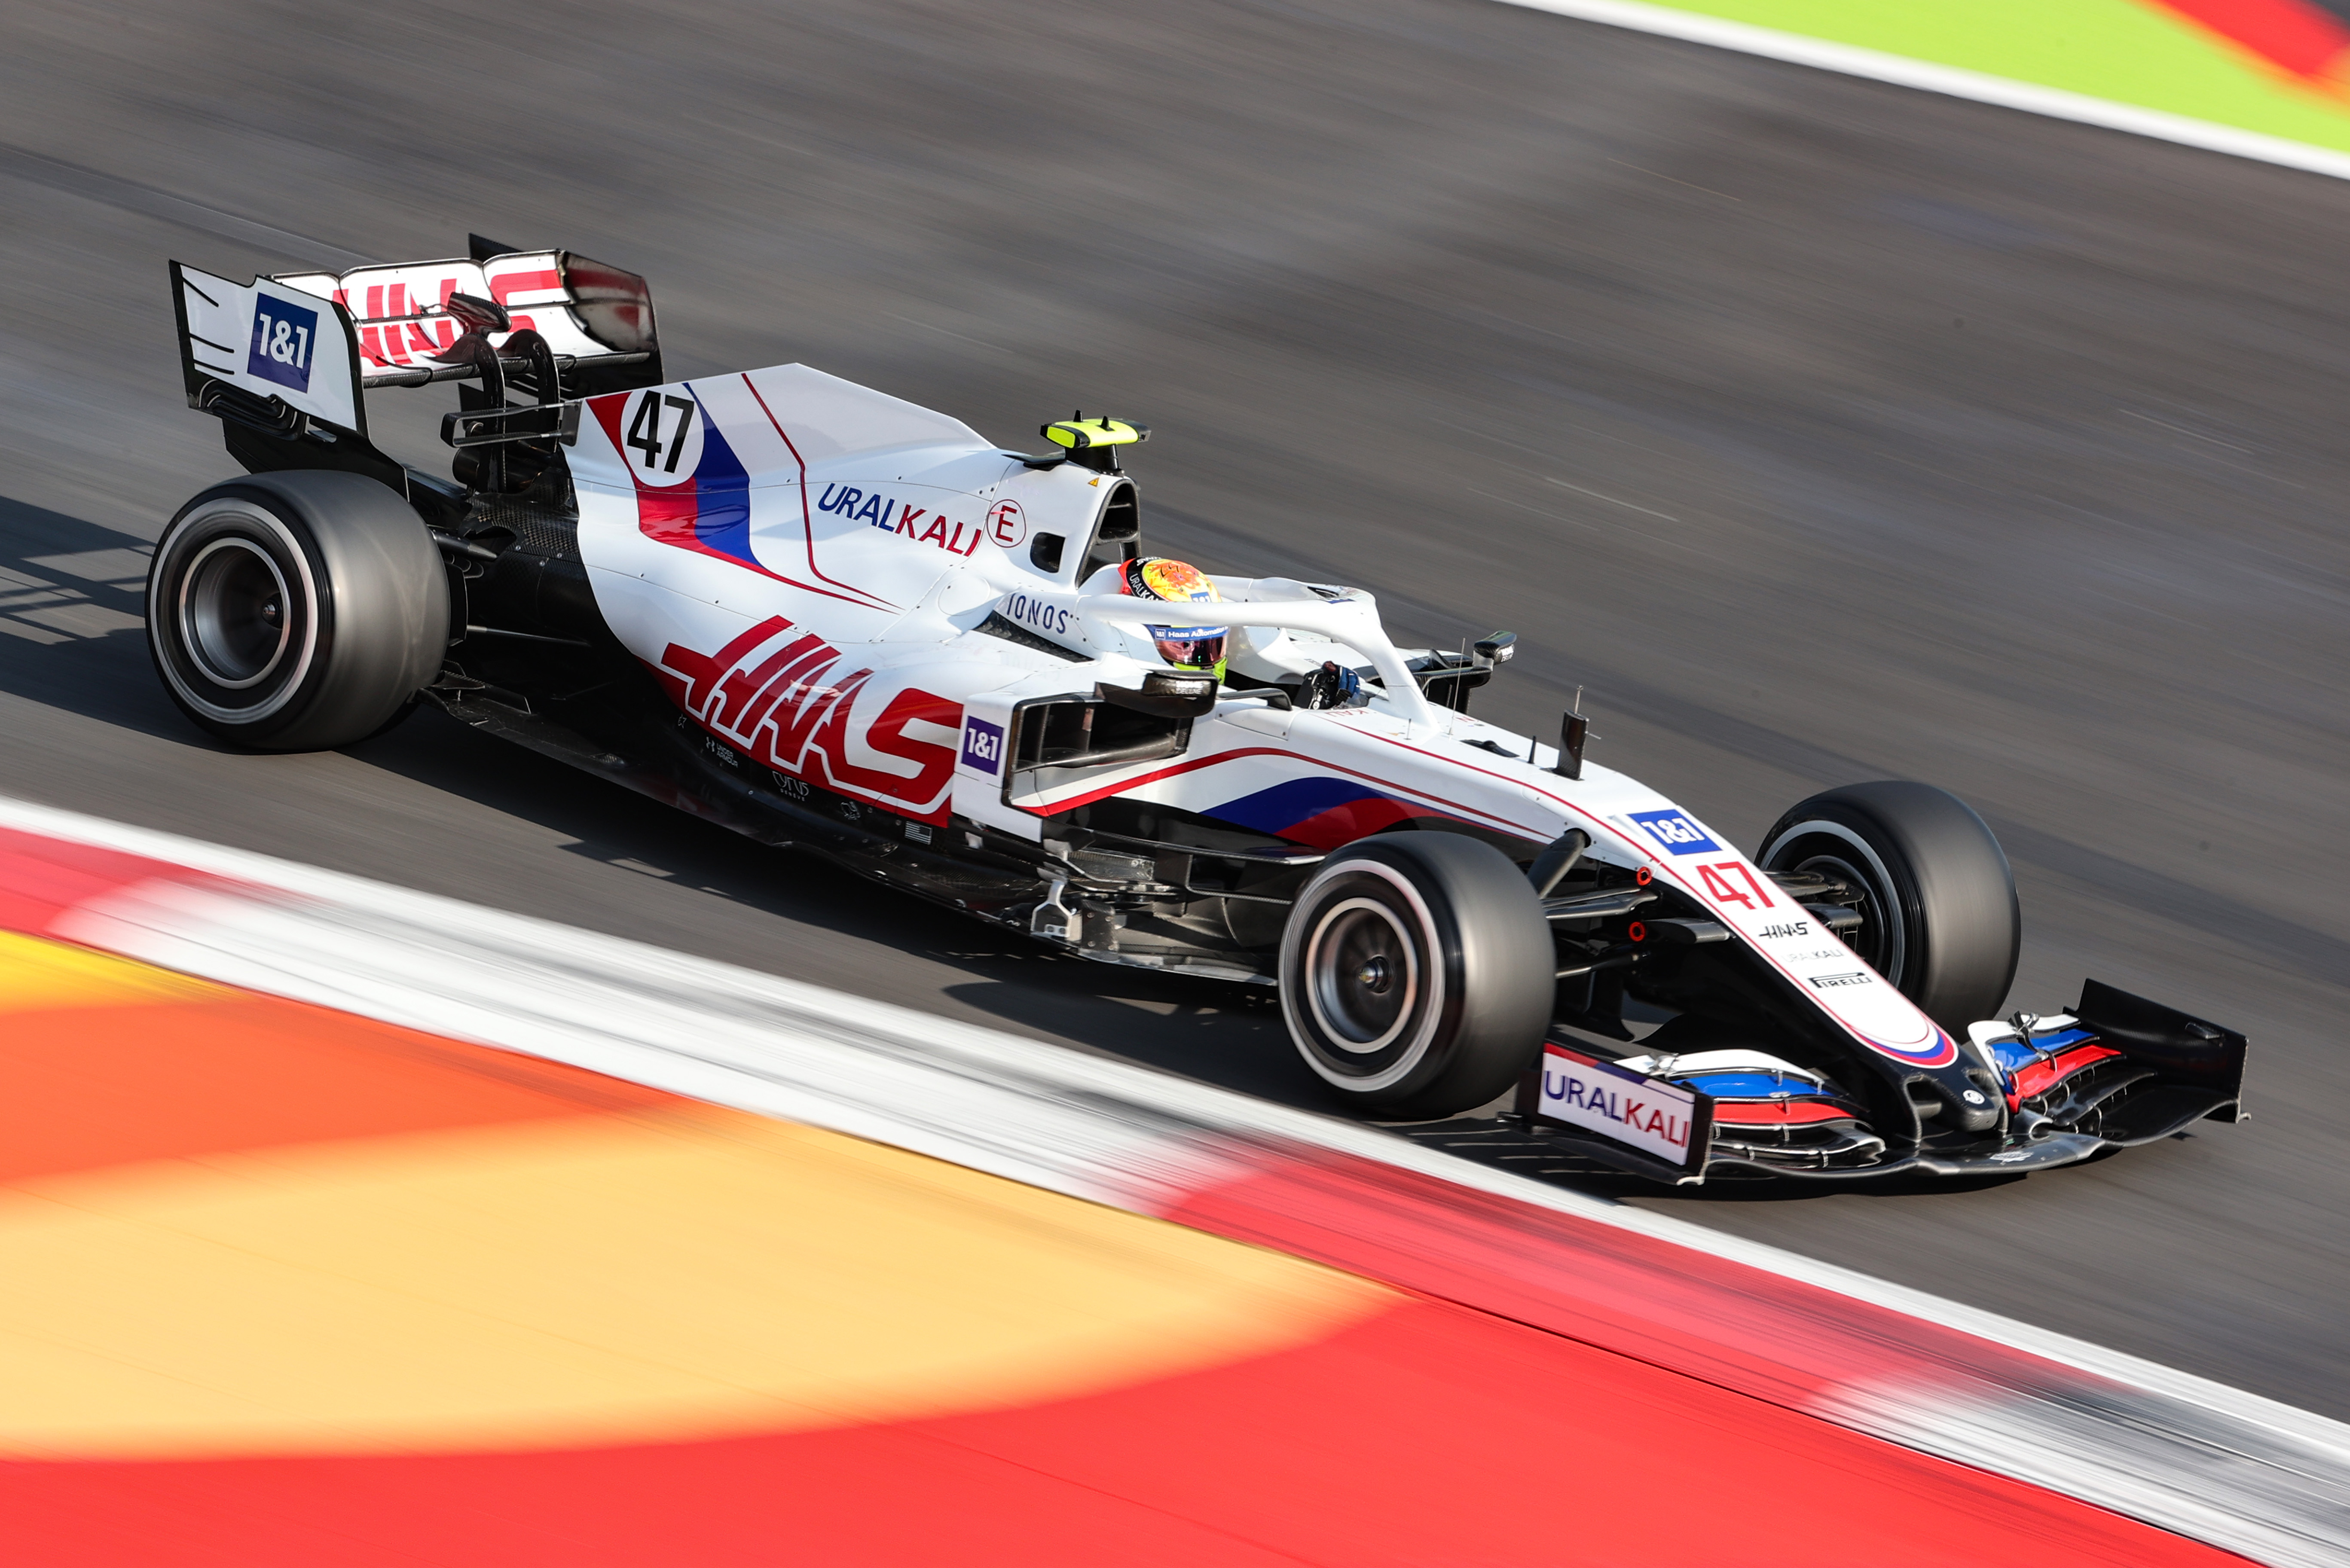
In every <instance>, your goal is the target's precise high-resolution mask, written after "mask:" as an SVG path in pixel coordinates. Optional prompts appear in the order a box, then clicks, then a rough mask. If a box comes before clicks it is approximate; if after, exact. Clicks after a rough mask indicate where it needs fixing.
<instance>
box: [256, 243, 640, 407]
mask: <svg viewBox="0 0 2350 1568" xmlns="http://www.w3.org/2000/svg"><path fill="white" fill-rule="evenodd" d="M272 281H273V282H276V283H278V284H282V285H284V286H287V287H289V288H295V289H299V290H301V291H302V292H304V293H306V294H309V295H314V296H317V297H319V298H322V299H327V300H330V301H332V302H333V303H334V304H335V305H336V306H339V307H340V308H341V309H342V310H343V312H344V313H346V314H347V315H348V317H350V320H351V323H352V327H353V328H354V331H355V333H356V335H357V341H358V344H359V361H360V368H361V370H360V373H361V379H362V382H363V384H364V385H366V386H369V387H394V386H421V385H423V384H424V383H426V382H428V381H435V380H454V379H463V378H464V377H465V376H467V375H468V374H470V373H471V371H470V367H468V366H466V365H463V364H458V365H447V364H442V363H441V362H440V358H439V356H440V355H441V354H442V352H443V351H445V350H446V349H448V348H450V347H451V346H452V345H453V344H454V343H455V342H456V341H457V339H458V338H459V337H462V336H463V333H464V327H463V325H462V324H461V323H460V322H459V321H458V320H457V319H456V318H455V317H453V316H452V315H451V314H450V312H449V308H448V306H449V300H450V297H451V296H453V295H460V294H462V295H466V296H471V297H473V298H475V299H484V300H488V301H489V302H490V303H491V304H493V305H495V306H498V307H499V308H501V309H503V310H504V311H505V312H506V314H507V317H508V319H509V320H510V322H511V324H512V326H511V331H512V332H519V331H523V330H525V329H529V330H534V331H536V332H537V333H538V335H539V336H540V337H543V338H545V339H546V346H547V348H549V349H551V350H552V351H553V352H554V354H555V357H556V365H557V367H558V368H559V369H560V370H561V371H562V373H563V380H564V388H563V390H564V393H565V395H566V396H567V397H592V396H595V395H597V394H598V393H602V392H609V391H619V390H624V389H629V388H633V387H643V386H655V385H658V384H659V383H660V379H661V376H660V337H659V335H658V333H657V331H656V329H655V327H654V322H653V302H652V291H651V289H650V287H649V286H647V285H646V283H645V280H644V279H643V278H642V277H639V275H636V274H635V273H632V272H627V271H624V270H622V269H621V268H619V267H616V266H611V265H607V264H605V263H603V262H598V261H592V260H590V259H588V258H587V257H586V256H582V255H577V254H573V253H571V252H569V251H510V252H507V253H504V254H496V255H490V256H485V257H480V258H474V257H452V258H451V259H448V260H443V261H425V262H403V263H398V264H395V265H380V266H378V265H370V266H360V267H353V268H351V269H350V270H349V271H348V272H342V273H326V272H313V273H284V274H280V275H278V276H277V277H276V278H275V279H273V280H272ZM510 335H511V332H494V333H492V334H491V335H490V344H491V346H492V347H493V348H503V347H504V343H505V340H506V338H507V337H509V336H510Z"/></svg>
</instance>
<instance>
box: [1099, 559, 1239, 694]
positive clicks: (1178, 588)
mask: <svg viewBox="0 0 2350 1568" xmlns="http://www.w3.org/2000/svg"><path fill="white" fill-rule="evenodd" d="M1118 592H1120V593H1122V594H1132V595H1133V596H1134V597H1136V598H1139V599H1161V600H1164V601H1166V602H1167V603H1170V604H1178V605H1182V606H1185V607H1191V606H1195V605H1213V604H1222V602H1223V596H1222V594H1219V593H1218V592H1216V585H1215V584H1213V583H1211V582H1210V581H1209V580H1208V575H1207V574H1206V573H1205V572H1202V571H1201V570H1200V568H1199V567H1197V566H1192V565H1191V563H1190V562H1188V561H1170V560H1169V559H1167V557H1165V556H1140V557H1138V558H1137V559H1135V560H1131V561H1128V562H1125V563H1123V564H1122V565H1121V566H1119V567H1118ZM1194 613H1196V612H1194ZM1144 629H1145V630H1147V631H1149V633H1150V640H1151V641H1152V642H1153V643H1154V644H1156V645H1157V647H1158V649H1159V658H1161V659H1165V660H1166V661H1167V662H1168V663H1170V664H1171V665H1173V666H1175V668H1176V669H1178V670H1211V671H1213V672H1214V674H1215V676H1216V679H1217V680H1222V679H1223V676H1224V640H1225V639H1226V638H1228V637H1230V636H1231V635H1232V628H1230V627H1228V626H1188V625H1181V624H1175V625H1169V626H1146V627H1145V628H1144Z"/></svg>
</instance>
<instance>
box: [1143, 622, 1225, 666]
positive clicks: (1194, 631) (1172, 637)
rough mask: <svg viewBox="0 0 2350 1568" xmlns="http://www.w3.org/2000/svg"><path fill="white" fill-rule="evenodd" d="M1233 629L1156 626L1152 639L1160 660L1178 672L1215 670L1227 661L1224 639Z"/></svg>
mask: <svg viewBox="0 0 2350 1568" xmlns="http://www.w3.org/2000/svg"><path fill="white" fill-rule="evenodd" d="M1231 630H1232V628H1230V627H1222V626H1154V627H1152V628H1150V640H1151V641H1152V642H1153V643H1155V644H1157V645H1158V649H1159V658H1161V659H1165V660H1166V661H1167V662H1168V663H1170V664H1171V665H1173V666H1175V668H1176V669H1178V670H1213V669H1215V668H1216V667H1217V666H1219V665H1221V664H1222V663H1223V661H1224V639H1225V638H1226V637H1227V636H1228V635H1229V634H1230V633H1231Z"/></svg>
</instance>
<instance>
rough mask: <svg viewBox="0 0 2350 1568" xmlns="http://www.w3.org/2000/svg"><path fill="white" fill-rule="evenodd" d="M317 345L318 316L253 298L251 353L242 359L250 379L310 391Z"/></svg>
mask: <svg viewBox="0 0 2350 1568" xmlns="http://www.w3.org/2000/svg"><path fill="white" fill-rule="evenodd" d="M317 346H318V313H317V311H315V310H306V309H304V308H303V307H302V306H298V305H289V304H287V303H286V301H285V300H282V299H276V298H273V297H272V296H269V295H266V294H259V293H256V294H255V296H254V297H253V351H252V352H251V353H250V354H248V355H246V356H245V361H244V369H245V374H247V375H249V376H258V377H260V378H261V379H263V380H265V381H275V382H276V383H277V384H278V385H279V386H281V387H291V388H293V389H295V390H296V391H297V392H307V391H308V390H309V389H310V359H311V356H312V354H313V352H314V351H315V350H316V349H317Z"/></svg>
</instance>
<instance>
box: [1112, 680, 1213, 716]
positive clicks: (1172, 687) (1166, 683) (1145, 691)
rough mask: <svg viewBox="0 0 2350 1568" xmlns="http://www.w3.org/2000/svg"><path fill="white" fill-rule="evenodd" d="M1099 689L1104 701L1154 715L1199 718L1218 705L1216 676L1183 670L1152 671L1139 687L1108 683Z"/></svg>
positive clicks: (1115, 706) (1114, 705) (1113, 705)
mask: <svg viewBox="0 0 2350 1568" xmlns="http://www.w3.org/2000/svg"><path fill="white" fill-rule="evenodd" d="M1100 691H1101V695H1102V701H1105V702H1107V703H1108V704H1110V705H1111V706H1112V707H1114V708H1125V709H1128V710H1130V711H1134V712H1137V713H1148V714H1149V715H1150V716H1151V717H1152V718H1154V719H1196V718H1199V717H1200V716H1201V714H1203V713H1208V712H1211V711H1214V709H1215V706H1216V678H1215V677H1214V676H1212V675H1189V674H1186V673H1184V672H1183V671H1181V670H1151V671H1149V673H1148V674H1146V675H1144V676H1143V678H1142V687H1141V690H1139V691H1137V690H1135V689H1134V688H1132V687H1130V686H1109V685H1104V686H1102V687H1101V688H1100Z"/></svg>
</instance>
